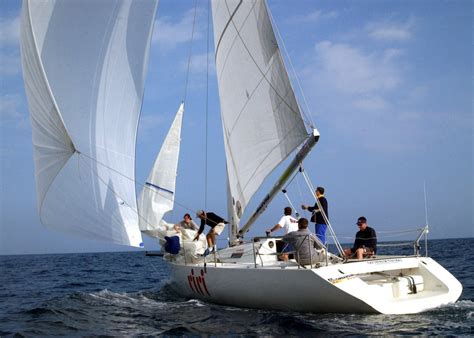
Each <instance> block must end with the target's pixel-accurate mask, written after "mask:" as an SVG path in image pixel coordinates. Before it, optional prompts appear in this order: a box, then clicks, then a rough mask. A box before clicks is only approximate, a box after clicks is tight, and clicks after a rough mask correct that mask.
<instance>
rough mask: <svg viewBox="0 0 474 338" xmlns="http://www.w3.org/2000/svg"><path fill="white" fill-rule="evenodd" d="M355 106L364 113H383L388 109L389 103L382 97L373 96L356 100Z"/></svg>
mask: <svg viewBox="0 0 474 338" xmlns="http://www.w3.org/2000/svg"><path fill="white" fill-rule="evenodd" d="M352 104H353V106H354V107H356V108H358V109H360V110H364V111H373V112H377V111H383V110H385V109H387V106H388V103H387V101H386V100H385V99H384V98H382V97H380V96H371V97H364V98H360V99H356V100H355V101H354V102H353V103H352Z"/></svg>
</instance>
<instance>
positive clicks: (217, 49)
mask: <svg viewBox="0 0 474 338" xmlns="http://www.w3.org/2000/svg"><path fill="white" fill-rule="evenodd" d="M242 1H243V0H240V2H239V3H238V4H237V6H236V7H235V9H234V12H232V14H231V15H230V17H229V20H228V21H227V23H226V25H225V27H224V29H223V30H222V33H221V36H220V37H219V41H218V42H217V46H216V53H215V55H214V58H215V59H216V60H217V53H218V51H219V47H220V45H221V41H222V38H223V37H224V34H225V32H226V31H227V28H228V27H229V25H230V23H231V21H232V19H233V18H234V15H235V13H237V10H238V9H239V7H240V5H241V4H242ZM225 4H226V7H227V9H229V7H228V6H227V1H226V2H225ZM229 14H230V13H229Z"/></svg>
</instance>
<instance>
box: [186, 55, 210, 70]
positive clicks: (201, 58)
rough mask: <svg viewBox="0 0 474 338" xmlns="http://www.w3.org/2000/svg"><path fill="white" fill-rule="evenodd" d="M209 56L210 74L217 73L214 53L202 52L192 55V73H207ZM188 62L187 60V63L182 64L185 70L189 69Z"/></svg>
mask: <svg viewBox="0 0 474 338" xmlns="http://www.w3.org/2000/svg"><path fill="white" fill-rule="evenodd" d="M208 58H209V74H215V72H216V70H215V64H214V54H213V53H209V57H208V53H202V54H195V55H193V56H192V57H191V69H190V71H191V73H193V74H196V73H206V71H207V62H208ZM187 67H188V63H187V60H186V63H183V64H182V69H183V70H184V71H186V70H187Z"/></svg>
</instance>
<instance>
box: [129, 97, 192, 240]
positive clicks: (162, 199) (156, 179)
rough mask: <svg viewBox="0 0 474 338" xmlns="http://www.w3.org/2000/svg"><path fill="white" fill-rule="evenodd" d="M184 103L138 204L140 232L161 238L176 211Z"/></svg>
mask: <svg viewBox="0 0 474 338" xmlns="http://www.w3.org/2000/svg"><path fill="white" fill-rule="evenodd" d="M183 112H184V103H181V105H180V106H179V109H178V112H177V113H176V116H175V118H174V121H173V124H172V125H171V128H170V130H169V131H168V135H166V138H165V141H164V142H163V145H162V146H161V149H160V152H159V154H158V156H157V157H156V160H155V164H154V165H153V168H152V170H151V172H150V175H149V176H148V179H147V181H146V183H145V186H144V187H143V190H142V192H141V194H140V198H139V200H138V206H139V208H138V210H139V213H140V230H141V231H142V232H144V233H146V234H147V235H149V236H152V237H159V236H160V228H162V227H161V226H160V224H161V220H162V218H163V215H164V214H165V213H167V212H168V211H170V210H172V209H173V205H174V193H175V187H176V175H177V171H178V159H179V148H180V141H181V124H182V120H183Z"/></svg>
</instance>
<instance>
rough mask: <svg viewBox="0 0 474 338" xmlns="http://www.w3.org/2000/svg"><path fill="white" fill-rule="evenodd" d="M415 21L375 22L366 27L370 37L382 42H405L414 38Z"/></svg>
mask: <svg viewBox="0 0 474 338" xmlns="http://www.w3.org/2000/svg"><path fill="white" fill-rule="evenodd" d="M413 26H414V21H413V19H409V20H408V21H406V22H388V21H381V22H373V23H370V24H368V25H367V26H366V30H367V33H368V35H369V37H371V38H372V39H375V40H381V41H398V42H403V41H407V40H410V39H411V38H412V36H413V33H412V29H413Z"/></svg>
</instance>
